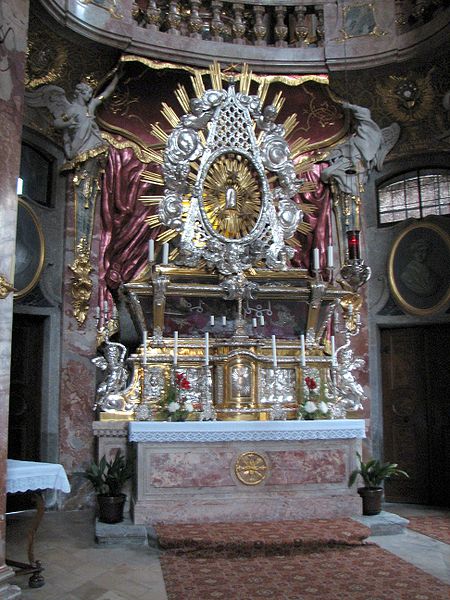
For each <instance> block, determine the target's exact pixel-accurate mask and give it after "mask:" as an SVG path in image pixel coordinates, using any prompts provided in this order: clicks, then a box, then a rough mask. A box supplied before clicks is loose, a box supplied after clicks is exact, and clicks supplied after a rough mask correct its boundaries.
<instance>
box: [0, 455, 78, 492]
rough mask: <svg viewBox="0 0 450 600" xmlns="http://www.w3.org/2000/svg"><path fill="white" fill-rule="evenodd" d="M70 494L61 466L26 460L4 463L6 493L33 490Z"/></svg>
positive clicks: (11, 460) (9, 460)
mask: <svg viewBox="0 0 450 600" xmlns="http://www.w3.org/2000/svg"><path fill="white" fill-rule="evenodd" d="M48 489H50V490H60V491H62V492H65V493H68V492H70V484H69V480H68V479H67V475H66V472H65V471H64V467H63V466H62V465H58V464H54V463H44V462H32V461H28V460H13V459H10V458H8V460H7V461H6V492H7V493H10V494H11V493H14V492H27V491H33V490H48Z"/></svg>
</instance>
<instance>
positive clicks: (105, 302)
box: [103, 300, 108, 313]
mask: <svg viewBox="0 0 450 600" xmlns="http://www.w3.org/2000/svg"><path fill="white" fill-rule="evenodd" d="M103 312H105V313H108V301H107V300H104V301H103Z"/></svg>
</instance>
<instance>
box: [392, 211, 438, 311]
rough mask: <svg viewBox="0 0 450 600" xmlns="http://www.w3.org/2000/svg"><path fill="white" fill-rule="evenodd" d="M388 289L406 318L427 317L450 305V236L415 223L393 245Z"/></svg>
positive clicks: (429, 224)
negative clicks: (413, 316)
mask: <svg viewBox="0 0 450 600" xmlns="http://www.w3.org/2000/svg"><path fill="white" fill-rule="evenodd" d="M389 286H390V288H391V292H392V295H393V296H394V299H395V301H396V302H397V304H398V305H399V306H400V307H401V308H402V309H403V310H404V311H405V312H406V313H408V314H410V315H415V316H429V315H432V314H435V313H438V312H440V311H441V310H443V309H445V308H446V306H447V304H449V303H450V234H449V232H448V231H446V229H444V227H441V226H440V225H438V224H437V223H435V222H431V221H430V222H426V221H425V222H416V223H412V224H411V225H409V226H408V227H406V229H404V230H403V231H402V232H401V233H400V234H399V235H398V236H397V238H396V240H395V241H394V243H393V245H392V248H391V252H390V255H389Z"/></svg>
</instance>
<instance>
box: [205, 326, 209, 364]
mask: <svg viewBox="0 0 450 600" xmlns="http://www.w3.org/2000/svg"><path fill="white" fill-rule="evenodd" d="M208 365H209V333H208V332H206V333H205V366H206V367H207V366H208Z"/></svg>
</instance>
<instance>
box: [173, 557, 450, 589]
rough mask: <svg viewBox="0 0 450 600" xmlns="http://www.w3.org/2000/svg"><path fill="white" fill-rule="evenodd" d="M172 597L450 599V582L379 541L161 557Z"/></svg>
mask: <svg viewBox="0 0 450 600" xmlns="http://www.w3.org/2000/svg"><path fill="white" fill-rule="evenodd" d="M161 566H162V570H163V575H164V581H165V584H166V591H167V597H168V600H199V599H201V600H260V599H273V600H448V599H449V597H450V586H448V585H445V584H444V583H441V582H440V581H439V580H438V579H435V578H434V577H432V576H431V575H428V574H427V573H425V572H424V571H421V570H420V569H417V568H416V567H414V566H412V565H410V564H409V563H407V562H405V561H403V560H401V559H400V558H397V557H396V556H394V555H393V554H391V553H390V552H387V551H386V550H382V549H381V548H379V547H378V546H375V545H363V546H359V547H342V548H335V549H327V550H325V551H323V552H311V553H307V554H297V555H291V556H281V555H279V556H272V557H269V556H258V557H241V558H238V557H236V558H224V557H217V558H213V557H210V558H194V557H192V556H191V555H187V556H179V555H178V556H177V555H173V554H172V553H171V552H170V551H169V552H168V553H166V554H165V555H164V556H162V557H161Z"/></svg>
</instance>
